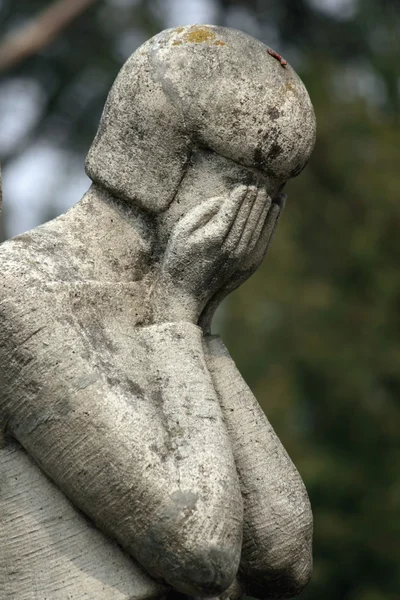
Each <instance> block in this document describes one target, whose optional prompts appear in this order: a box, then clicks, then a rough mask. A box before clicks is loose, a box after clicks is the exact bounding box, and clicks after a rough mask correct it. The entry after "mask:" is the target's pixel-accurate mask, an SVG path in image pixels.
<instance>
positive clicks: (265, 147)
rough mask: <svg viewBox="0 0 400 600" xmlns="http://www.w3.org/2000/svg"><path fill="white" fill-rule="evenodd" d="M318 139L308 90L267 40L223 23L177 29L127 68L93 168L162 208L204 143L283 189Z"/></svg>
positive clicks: (115, 186)
mask: <svg viewBox="0 0 400 600" xmlns="http://www.w3.org/2000/svg"><path fill="white" fill-rule="evenodd" d="M314 142H315V116H314V111H313V107H312V104H311V102H310V99H309V96H308V93H307V90H306V89H305V87H304V85H303V83H302V82H301V80H300V79H299V77H298V76H297V75H296V73H295V72H294V71H293V69H292V68H291V67H290V66H289V65H287V66H282V64H281V63H280V61H279V60H277V59H276V58H274V57H273V56H271V55H270V54H269V53H268V48H267V46H265V45H264V44H262V43H261V42H259V41H257V40H255V39H254V38H252V37H250V36H248V35H246V34H245V33H242V32H240V31H236V30H233V29H227V28H224V27H215V26H197V25H195V26H191V27H178V28H177V29H168V30H166V31H163V32H162V33H160V34H159V35H156V36H155V37H154V38H152V39H151V40H149V41H148V42H146V43H145V44H144V45H143V46H141V47H140V48H139V49H138V50H137V51H136V52H135V53H134V54H133V55H132V56H131V57H130V59H129V60H128V61H127V62H126V64H125V65H124V66H123V68H122V70H121V72H120V73H119V75H118V77H117V79H116V81H115V83H114V85H113V87H112V89H111V92H110V94H109V97H108V100H107V103H106V106H105V108H104V112H103V116H102V119H101V123H100V127H99V131H98V133H97V135H96V138H95V140H94V142H93V145H92V147H91V149H90V151H89V155H88V158H87V163H86V170H87V173H88V175H89V177H90V178H91V179H92V180H93V181H94V182H95V183H97V184H98V185H100V186H102V187H104V188H106V189H107V190H108V191H109V192H110V193H112V194H113V195H114V196H117V197H119V198H121V199H124V200H125V201H127V202H130V203H135V204H138V205H139V206H141V207H142V208H143V209H145V210H147V211H150V212H153V213H159V212H162V211H165V210H166V209H167V208H168V207H169V205H170V204H171V202H172V200H173V199H174V197H175V196H176V193H177V191H178V189H179V186H180V184H181V182H182V180H183V178H184V175H185V173H186V170H187V167H188V165H189V164H190V162H191V157H192V156H193V153H194V152H196V151H198V149H199V148H200V149H204V150H205V151H206V152H207V153H208V154H210V153H211V154H212V153H214V154H215V155H219V156H220V157H224V158H225V159H228V160H229V161H230V162H233V163H236V164H238V165H240V166H241V167H245V168H250V169H253V170H254V169H255V170H256V171H257V172H260V173H261V174H262V175H265V178H266V179H267V180H268V181H270V182H271V185H273V187H274V189H278V188H281V187H282V186H283V185H284V184H285V183H286V181H287V180H288V179H290V178H291V177H294V176H296V175H297V174H299V173H300V171H301V170H302V169H303V168H304V166H305V164H306V163H307V161H308V159H309V157H310V154H311V152H312V149H313V146H314Z"/></svg>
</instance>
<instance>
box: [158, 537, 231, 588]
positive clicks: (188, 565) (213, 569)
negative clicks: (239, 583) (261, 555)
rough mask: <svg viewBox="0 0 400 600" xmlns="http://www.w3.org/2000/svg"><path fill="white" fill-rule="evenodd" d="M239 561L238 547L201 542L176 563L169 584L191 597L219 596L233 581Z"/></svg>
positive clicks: (170, 574)
mask: <svg viewBox="0 0 400 600" xmlns="http://www.w3.org/2000/svg"><path fill="white" fill-rule="evenodd" d="M239 560H240V549H239V551H238V549H236V548H221V547H216V546H212V545H203V546H201V547H199V548H197V549H193V550H192V551H191V552H190V553H188V554H187V556H186V557H185V559H184V560H181V561H180V563H179V564H175V572H171V573H169V576H168V583H169V584H170V585H172V587H173V588H174V589H175V590H177V591H179V592H182V593H184V594H187V595H190V596H200V597H214V596H219V595H220V594H222V593H223V592H225V591H226V590H227V589H228V588H229V587H230V585H231V584H232V582H233V581H234V579H235V577H236V574H237V571H238V568H239Z"/></svg>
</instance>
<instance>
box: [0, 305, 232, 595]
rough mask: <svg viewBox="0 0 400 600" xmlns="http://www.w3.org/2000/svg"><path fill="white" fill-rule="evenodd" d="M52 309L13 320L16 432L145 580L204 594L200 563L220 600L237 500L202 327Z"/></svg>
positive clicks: (87, 309) (11, 400)
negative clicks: (145, 575)
mask: <svg viewBox="0 0 400 600" xmlns="http://www.w3.org/2000/svg"><path fill="white" fill-rule="evenodd" d="M73 297H74V298H75V296H73ZM45 305H46V307H48V311H47V312H46V313H44V311H43V313H41V314H40V315H36V318H35V320H34V322H33V321H32V319H28V318H25V314H26V313H27V312H28V311H27V309H28V306H27V304H25V306H24V313H23V314H22V313H21V314H16V313H15V312H13V311H12V312H10V314H8V315H7V318H8V322H11V320H12V322H13V329H14V330H15V331H16V332H19V333H18V335H19V338H18V343H17V340H15V344H14V350H15V351H14V356H13V361H14V364H15V373H17V376H16V377H14V378H13V379H11V378H10V379H9V380H8V379H7V386H8V388H7V391H6V395H7V397H8V402H7V404H8V407H9V415H10V418H9V422H8V423H9V430H10V432H11V433H12V435H14V436H15V438H16V439H18V440H19V441H20V443H21V444H22V445H23V446H24V448H25V449H26V450H27V451H28V453H29V454H30V455H31V456H32V457H33V458H34V459H35V460H36V461H37V462H38V464H39V465H40V466H41V467H42V469H43V470H44V471H45V472H46V473H47V474H48V475H49V476H50V477H51V479H53V481H55V482H56V484H57V485H58V486H59V487H60V488H61V489H62V490H63V491H64V492H65V494H66V495H67V496H68V497H69V498H70V499H71V500H72V502H73V503H74V505H75V506H77V507H79V508H80V509H81V510H82V511H84V512H85V513H86V514H87V515H88V516H89V517H91V518H92V519H93V520H94V521H95V522H96V524H97V525H98V526H99V527H100V528H101V529H102V530H103V531H104V532H106V533H108V534H110V535H111V536H112V537H114V538H116V539H117V540H118V541H119V543H120V544H121V545H122V546H123V547H124V548H125V549H126V550H127V551H128V552H130V553H131V555H132V556H134V557H135V558H136V559H137V560H138V561H139V562H140V563H141V564H142V566H144V567H145V568H146V569H147V570H148V571H149V572H150V573H152V574H153V575H155V576H156V577H160V578H162V579H164V580H166V581H167V582H168V583H170V584H171V585H176V586H177V587H178V589H179V586H181V585H183V586H186V588H185V589H187V590H192V591H193V593H194V594H198V593H201V592H202V589H203V588H202V585H203V582H202V581H198V580H196V573H195V572H194V567H193V564H192V562H196V561H195V558H197V564H198V570H197V572H198V573H200V574H201V572H202V570H203V572H206V574H207V577H209V578H210V579H211V581H207V580H206V579H205V578H204V586H205V587H206V586H207V585H208V586H209V588H210V589H212V590H213V591H214V590H215V592H216V593H218V590H219V587H218V586H223V585H225V581H222V580H221V578H220V575H221V573H220V572H215V569H216V563H215V560H214V558H215V556H214V555H213V554H212V552H214V550H213V549H215V548H217V549H218V552H219V560H220V561H225V563H226V565H225V566H223V567H222V568H223V569H225V570H224V576H225V575H226V573H227V574H228V575H227V576H228V579H229V577H231V575H230V573H231V570H232V568H233V569H235V565H236V567H237V565H238V562H239V557H240V544H241V521H242V502H241V497H240V492H239V488H238V482H237V478H236V472H235V467H234V462H233V456H232V452H231V448H230V443H229V440H228V438H227V434H226V430H225V426H224V423H223V420H222V415H221V409H220V406H219V403H218V399H217V396H216V394H215V390H214V386H213V383H212V380H211V377H210V375H209V373H208V370H207V368H206V365H205V360H204V354H203V347H202V333H201V330H200V329H199V328H198V327H197V326H195V325H191V324H189V323H174V324H171V323H165V324H163V325H154V326H150V327H142V328H140V327H132V326H130V325H129V321H130V319H131V314H130V313H129V311H126V312H125V313H121V312H119V311H115V310H114V311H113V310H112V309H111V306H110V307H109V308H107V309H105V310H104V311H100V310H97V309H96V310H95V311H94V312H93V310H94V309H93V307H92V305H91V304H89V303H88V304H87V305H86V304H85V305H83V304H82V307H81V308H80V307H79V306H80V305H79V303H78V304H76V306H74V307H73V311H74V312H73V313H71V303H70V300H69V297H67V298H66V301H65V303H64V301H63V302H55V297H54V296H52V297H51V298H50V297H49V298H47V299H46V303H45ZM49 323H51V326H49ZM20 339H21V340H22V342H20V341H19V340H20ZM10 345H11V346H12V345H13V341H12V340H11V342H10ZM3 360H4V361H6V360H7V357H6V355H5V354H4V355H3ZM1 362H2V359H1V356H0V363H1ZM216 456H218V462H217V461H216V460H215V457H216ZM213 557H214V558H213ZM227 565H228V566H227ZM232 577H233V575H232ZM218 578H219V579H218ZM228 583H229V581H228ZM190 586H192V587H190ZM213 586H214V587H213Z"/></svg>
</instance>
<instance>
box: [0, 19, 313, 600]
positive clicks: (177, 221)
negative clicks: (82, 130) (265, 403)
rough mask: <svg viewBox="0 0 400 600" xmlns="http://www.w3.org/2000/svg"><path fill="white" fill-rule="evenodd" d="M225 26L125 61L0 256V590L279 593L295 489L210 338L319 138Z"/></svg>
mask: <svg viewBox="0 0 400 600" xmlns="http://www.w3.org/2000/svg"><path fill="white" fill-rule="evenodd" d="M277 57H278V59H280V57H279V56H278V55H276V54H275V53H274V52H273V51H270V50H269V49H268V48H267V47H266V46H264V45H263V44H262V43H260V42H259V41H257V40H255V39H253V38H251V37H249V36H248V35H245V34H244V33H241V32H239V31H234V30H231V29H225V28H221V27H214V26H191V27H179V28H177V29H170V30H167V31H164V32H162V33H160V34H159V35H157V36H155V37H154V38H152V39H151V40H149V41H148V42H146V43H145V44H144V45H143V46H141V47H140V48H139V49H138V50H137V51H136V52H135V54H133V56H132V57H131V58H130V59H129V60H128V61H127V63H126V64H125V65H124V66H123V68H122V70H121V72H120V74H119V75H118V77H117V79H116V81H115V83H114V85H113V87H112V90H111V92H110V95H109V97H108V100H107V103H106V106H105V109H104V113H103V116H102V119H101V123H100V128H99V131H98V133H97V135H96V138H95V140H94V142H93V145H92V147H91V149H90V152H89V155H88V159H87V164H86V169H87V173H88V175H89V177H90V178H91V179H92V181H93V185H92V186H91V188H90V189H89V191H88V192H87V194H86V195H85V196H84V197H83V198H82V200H81V201H80V202H78V204H76V205H75V206H74V207H73V208H72V209H70V210H69V211H68V212H66V213H65V214H64V215H62V216H60V217H58V218H57V219H55V220H53V221H51V222H49V223H46V224H45V225H43V226H41V227H38V228H37V229H35V230H33V231H31V232H28V233H25V234H23V235H19V236H17V237H16V238H14V239H13V240H10V241H8V242H5V243H4V244H3V245H2V246H1V247H0V262H1V278H2V279H1V288H0V366H1V371H0V409H1V410H0V424H1V436H2V437H1V449H0V590H3V591H0V596H1V598H4V599H16V600H28V599H29V600H30V599H34V600H44V599H45V598H48V599H49V600H50V599H51V600H66V599H74V600H75V599H76V600H78V599H79V600H82V599H83V600H85V599H96V600H106V599H111V598H112V599H113V600H120V599H137V600H139V599H140V600H145V599H150V598H156V597H157V598H164V597H165V598H166V597H167V596H171V595H174V594H183V595H185V596H194V597H215V596H222V597H224V598H239V597H240V596H242V595H243V594H248V595H251V596H254V597H256V598H288V597H292V596H293V595H296V594H297V593H299V592H300V591H301V589H302V588H303V587H304V586H305V585H306V583H307V581H308V580H309V577H310V571H311V562H312V559H311V537H312V514H311V509H310V505H309V501H308V497H307V493H306V491H305V488H304V485H303V483H302V481H301V478H300V476H299V474H298V472H297V471H296V469H295V467H294V465H293V464H292V462H291V461H290V459H289V457H288V455H287V454H286V452H285V450H284V448H283V447H282V445H281V443H280V441H279V439H278V438H277V436H276V434H275V433H274V431H273V429H272V427H271V426H270V424H269V423H268V421H267V419H266V417H265V416H264V414H263V412H262V410H261V408H260V407H259V405H258V404H257V401H256V400H255V398H254V397H253V395H252V393H251V391H250V389H249V388H248V387H247V386H246V384H245V382H244V381H243V379H242V378H241V376H240V374H239V372H238V371H237V369H236V367H235V364H234V363H233V361H232V359H231V357H230V356H229V353H228V351H227V350H226V348H225V346H224V345H223V343H222V341H221V340H220V338H219V337H217V336H213V335H211V333H210V323H211V319H212V316H213V313H214V311H215V309H216V307H217V306H218V304H219V303H220V302H221V300H222V299H223V298H224V297H225V296H226V295H227V294H228V293H229V292H231V291H232V290H233V289H235V288H236V287H237V286H238V285H240V284H241V283H242V282H243V281H245V280H246V279H247V278H248V277H249V276H250V275H251V274H252V273H253V272H254V271H255V270H256V269H257V267H258V266H259V264H260V263H261V261H262V259H263V257H264V255H265V253H266V251H267V248H268V246H269V243H270V240H271V237H272V235H273V232H274V230H275V227H276V224H277V222H278V219H279V215H280V213H281V210H282V207H283V203H284V196H283V194H282V189H283V186H284V185H285V183H286V181H287V180H288V179H289V178H290V177H294V176H295V175H297V174H298V173H300V171H301V170H302V169H303V167H304V166H305V164H306V163H307V160H308V159H309V156H310V154H311V151H312V148H313V145H314V139H315V118H314V112H313V108H312V105H311V102H310V99H309V97H308V94H307V92H306V90H305V88H304V85H303V84H302V82H301V81H300V79H299V78H298V76H297V75H296V74H295V72H294V71H293V69H292V68H291V67H290V66H289V65H287V64H286V61H283V59H280V60H277Z"/></svg>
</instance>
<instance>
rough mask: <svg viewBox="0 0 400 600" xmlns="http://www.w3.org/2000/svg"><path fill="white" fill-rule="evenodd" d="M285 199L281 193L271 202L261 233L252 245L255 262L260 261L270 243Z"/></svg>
mask: <svg viewBox="0 0 400 600" xmlns="http://www.w3.org/2000/svg"><path fill="white" fill-rule="evenodd" d="M285 200H286V195H285V194H282V195H281V196H279V197H278V198H277V199H276V200H274V202H272V204H271V207H270V209H269V211H268V214H267V218H266V219H265V222H264V226H263V228H262V231H261V234H260V236H259V238H258V241H257V243H256V245H255V247H254V252H253V261H254V262H255V263H256V264H259V263H260V262H261V261H262V259H263V258H264V256H265V255H266V253H267V251H268V249H269V247H270V245H271V241H272V238H273V235H274V233H275V230H276V228H277V225H278V222H279V218H280V216H281V214H282V211H283V207H284V205H285Z"/></svg>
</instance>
